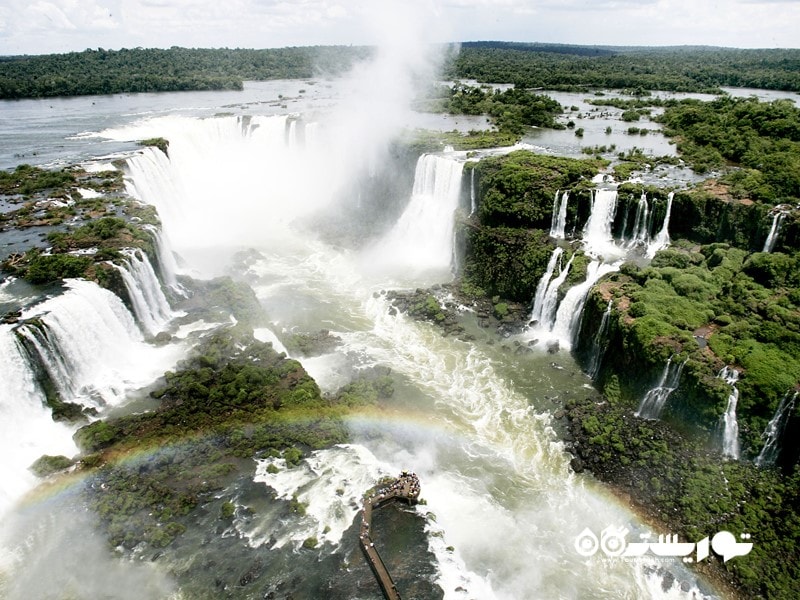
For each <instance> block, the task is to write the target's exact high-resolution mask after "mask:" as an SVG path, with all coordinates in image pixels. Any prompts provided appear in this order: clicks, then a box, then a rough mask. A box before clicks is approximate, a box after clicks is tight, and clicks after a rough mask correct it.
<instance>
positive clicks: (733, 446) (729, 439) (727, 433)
mask: <svg viewBox="0 0 800 600" xmlns="http://www.w3.org/2000/svg"><path fill="white" fill-rule="evenodd" d="M717 377H719V378H720V379H723V380H724V381H725V383H727V384H728V385H729V386H731V393H730V395H729V396H728V405H727V406H726V407H725V413H724V414H723V415H722V417H721V421H720V425H721V426H722V456H724V457H726V458H732V459H734V460H738V459H739V424H738V423H737V421H736V404H737V403H738V401H739V389H738V388H737V387H736V382H737V381H739V371H737V370H736V369H732V368H729V367H727V366H726V367H722V370H721V371H720V372H719V375H717Z"/></svg>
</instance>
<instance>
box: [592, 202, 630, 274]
mask: <svg viewBox="0 0 800 600" xmlns="http://www.w3.org/2000/svg"><path fill="white" fill-rule="evenodd" d="M616 212H617V191H616V190H607V189H599V190H596V191H595V192H594V194H593V195H592V212H591V214H590V215H589V220H588V221H586V225H585V227H584V229H583V248H584V251H585V252H586V254H589V255H590V256H593V257H595V258H599V257H602V258H604V259H606V260H614V259H620V258H622V257H623V256H624V254H625V252H624V250H623V249H621V248H620V247H618V246H617V245H616V244H615V243H614V237H613V235H612V233H611V226H612V224H613V223H614V215H615V214H616Z"/></svg>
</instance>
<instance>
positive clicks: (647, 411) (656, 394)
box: [636, 356, 688, 419]
mask: <svg viewBox="0 0 800 600" xmlns="http://www.w3.org/2000/svg"><path fill="white" fill-rule="evenodd" d="M687 360H688V359H687ZM685 364H686V361H683V362H682V363H681V364H679V365H674V364H673V363H672V357H671V356H670V357H669V359H668V360H667V364H666V365H664V370H663V371H662V372H661V378H660V379H659V380H658V384H656V386H655V387H654V388H652V389H651V390H649V391H648V392H647V393H646V394H645V396H644V398H642V402H641V403H640V404H639V408H638V410H637V411H636V416H637V417H641V418H642V419H658V417H659V416H660V415H661V411H662V410H663V409H664V405H665V404H666V403H667V399H668V398H669V396H670V394H671V393H672V392H674V391H675V390H676V389H678V385H680V380H681V373H682V372H683V366H684V365H685Z"/></svg>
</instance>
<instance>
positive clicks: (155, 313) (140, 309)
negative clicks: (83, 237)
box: [111, 248, 175, 335]
mask: <svg viewBox="0 0 800 600" xmlns="http://www.w3.org/2000/svg"><path fill="white" fill-rule="evenodd" d="M122 254H123V255H124V256H125V261H124V263H125V264H124V266H120V265H116V264H114V263H111V264H112V265H113V266H114V268H116V269H117V271H119V273H120V275H121V276H122V280H123V281H124V282H125V287H126V288H127V290H128V295H129V296H130V298H131V302H132V303H133V312H134V313H135V314H136V318H137V320H138V321H139V323H140V324H141V326H142V327H143V328H144V330H145V331H146V332H147V333H148V334H150V335H155V334H157V333H158V332H160V331H162V330H163V329H164V326H165V325H166V324H167V323H169V322H170V321H171V320H172V319H173V318H174V317H175V313H173V312H172V308H170V305H169V302H167V298H166V296H164V292H163V290H162V289H161V283H160V282H159V281H158V278H157V277H156V274H155V271H154V270H153V267H152V265H151V264H150V261H149V260H148V258H147V255H146V254H145V253H144V252H143V251H142V250H139V249H136V248H126V249H124V250H122Z"/></svg>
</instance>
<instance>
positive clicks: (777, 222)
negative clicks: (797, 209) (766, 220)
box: [762, 210, 787, 252]
mask: <svg viewBox="0 0 800 600" xmlns="http://www.w3.org/2000/svg"><path fill="white" fill-rule="evenodd" d="M786 215H787V213H786V211H783V210H777V211H776V212H775V213H773V215H772V227H770V229H769V235H767V239H766V241H765V242H764V249H763V250H762V252H772V251H773V250H774V248H775V243H776V242H777V241H778V235H779V234H780V232H781V225H783V220H784V219H785V218H786Z"/></svg>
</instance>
